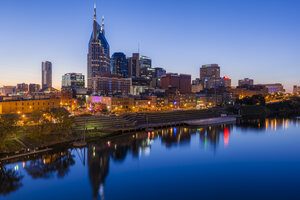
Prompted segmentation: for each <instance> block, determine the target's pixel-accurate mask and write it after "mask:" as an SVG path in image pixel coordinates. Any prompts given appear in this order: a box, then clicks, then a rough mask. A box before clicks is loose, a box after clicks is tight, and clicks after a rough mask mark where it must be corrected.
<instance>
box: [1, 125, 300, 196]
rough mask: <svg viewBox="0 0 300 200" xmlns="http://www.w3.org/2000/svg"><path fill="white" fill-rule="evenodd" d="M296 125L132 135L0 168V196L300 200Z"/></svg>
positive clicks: (299, 145)
mask: <svg viewBox="0 0 300 200" xmlns="http://www.w3.org/2000/svg"><path fill="white" fill-rule="evenodd" d="M299 122H300V121H299V120H297V119H277V120H275V119H272V120H271V119H269V120H251V121H244V122H242V123H241V124H237V125H221V126H212V127H205V128H183V127H181V128H179V127H177V128H176V127H173V128H168V129H163V130H156V131H153V132H149V133H146V132H145V133H138V134H134V135H127V136H122V137H118V138H115V139H110V140H109V141H108V140H106V141H101V142H98V143H94V144H89V145H88V148H86V149H68V150H60V151H57V152H52V153H47V154H45V155H41V156H39V157H37V158H36V159H33V158H31V159H29V160H27V161H20V162H17V163H11V164H7V165H4V166H1V183H0V199H14V200H15V199H20V200H25V199H30V200H32V199H51V200H53V199H107V200H109V199H130V200H131V199H138V200H142V199H151V200H154V199H205V200H206V199H222V200H223V199H237V200H242V199H255V200H257V199H271V200H274V199H281V200H285V199H300V123H299Z"/></svg>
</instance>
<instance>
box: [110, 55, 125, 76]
mask: <svg viewBox="0 0 300 200" xmlns="http://www.w3.org/2000/svg"><path fill="white" fill-rule="evenodd" d="M111 73H112V74H118V75H120V76H122V77H123V78H127V77H128V67H127V60H126V55H125V54H124V53H122V52H116V53H114V54H113V55H112V57H111Z"/></svg>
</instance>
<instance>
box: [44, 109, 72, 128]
mask: <svg viewBox="0 0 300 200" xmlns="http://www.w3.org/2000/svg"><path fill="white" fill-rule="evenodd" d="M49 114H50V116H51V119H52V120H53V122H54V123H55V124H56V127H57V129H58V130H69V129H71V127H72V124H73V121H74V120H73V117H70V113H69V112H68V111H67V110H66V109H65V108H54V109H52V110H50V112H49Z"/></svg>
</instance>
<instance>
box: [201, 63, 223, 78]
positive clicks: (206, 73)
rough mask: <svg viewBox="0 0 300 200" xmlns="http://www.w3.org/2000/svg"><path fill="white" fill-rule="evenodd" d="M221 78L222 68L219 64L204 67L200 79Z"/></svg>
mask: <svg viewBox="0 0 300 200" xmlns="http://www.w3.org/2000/svg"><path fill="white" fill-rule="evenodd" d="M212 78H220V66H219V65H218V64H209V65H202V67H201V68H200V79H201V80H203V79H212Z"/></svg>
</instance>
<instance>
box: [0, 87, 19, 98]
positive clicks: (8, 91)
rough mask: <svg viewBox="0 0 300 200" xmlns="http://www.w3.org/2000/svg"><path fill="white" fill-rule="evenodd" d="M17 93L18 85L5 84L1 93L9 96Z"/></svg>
mask: <svg viewBox="0 0 300 200" xmlns="http://www.w3.org/2000/svg"><path fill="white" fill-rule="evenodd" d="M15 94H16V86H3V87H2V88H1V95H3V96H9V95H15Z"/></svg>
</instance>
